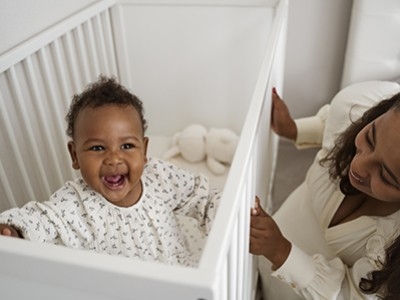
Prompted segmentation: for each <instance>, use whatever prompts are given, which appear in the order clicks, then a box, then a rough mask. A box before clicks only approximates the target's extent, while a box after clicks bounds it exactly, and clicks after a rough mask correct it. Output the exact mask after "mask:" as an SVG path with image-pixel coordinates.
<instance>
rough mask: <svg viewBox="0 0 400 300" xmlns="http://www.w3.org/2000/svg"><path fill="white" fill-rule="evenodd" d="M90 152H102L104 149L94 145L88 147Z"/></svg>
mask: <svg viewBox="0 0 400 300" xmlns="http://www.w3.org/2000/svg"><path fill="white" fill-rule="evenodd" d="M90 150H91V151H103V150H104V147H103V146H100V145H96V146H92V147H90Z"/></svg>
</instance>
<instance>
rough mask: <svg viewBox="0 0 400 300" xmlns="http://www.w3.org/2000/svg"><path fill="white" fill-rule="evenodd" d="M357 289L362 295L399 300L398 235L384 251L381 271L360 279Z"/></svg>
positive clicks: (399, 257) (399, 251) (399, 256)
mask: <svg viewBox="0 0 400 300" xmlns="http://www.w3.org/2000/svg"><path fill="white" fill-rule="evenodd" d="M359 287H360V289H361V290H362V291H363V292H364V293H367V294H374V293H378V294H380V295H383V296H381V299H384V300H396V299H400V235H399V236H398V237H397V238H396V239H395V240H394V242H393V243H392V244H391V245H390V246H389V247H388V248H387V249H386V258H385V261H384V262H382V267H381V269H380V270H376V271H372V272H371V273H369V274H368V277H367V278H361V282H360V284H359Z"/></svg>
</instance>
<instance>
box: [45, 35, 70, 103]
mask: <svg viewBox="0 0 400 300" xmlns="http://www.w3.org/2000/svg"><path fill="white" fill-rule="evenodd" d="M50 47H51V50H52V52H53V55H54V60H55V65H56V66H57V72H56V75H57V79H58V81H59V84H58V86H59V87H60V90H61V99H60V100H61V101H62V102H63V103H64V107H68V105H69V101H68V99H69V98H70V97H71V95H70V89H69V88H68V84H67V78H66V75H67V74H68V71H67V68H66V65H65V63H64V62H63V60H62V58H61V57H62V54H61V46H60V40H58V39H57V40H55V41H54V42H53V43H51V44H50Z"/></svg>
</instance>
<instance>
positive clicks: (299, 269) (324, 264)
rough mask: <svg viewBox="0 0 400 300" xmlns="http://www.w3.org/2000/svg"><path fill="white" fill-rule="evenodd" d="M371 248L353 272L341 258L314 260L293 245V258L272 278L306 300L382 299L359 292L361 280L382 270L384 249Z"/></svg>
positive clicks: (290, 255) (381, 247)
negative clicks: (371, 272) (379, 267)
mask: <svg viewBox="0 0 400 300" xmlns="http://www.w3.org/2000/svg"><path fill="white" fill-rule="evenodd" d="M369 244H375V246H374V247H373V248H372V249H370V250H371V251H370V252H369V253H367V255H366V256H365V257H362V258H360V259H359V260H357V261H356V263H355V264H354V265H353V266H352V267H351V268H349V267H348V266H346V265H345V264H344V263H343V262H342V261H341V260H340V258H338V257H335V258H333V259H331V260H327V259H326V258H325V257H323V256H322V255H320V254H314V255H312V256H311V255H308V254H306V253H305V252H303V251H302V250H301V249H300V248H298V247H297V246H296V245H292V250H291V252H290V254H289V257H288V258H287V260H286V261H285V263H284V264H283V265H282V266H281V267H280V268H279V269H277V270H276V271H274V272H273V273H272V276H274V277H276V278H278V279H279V280H281V281H283V282H285V283H287V284H288V285H290V286H291V288H292V289H293V290H294V291H295V292H296V293H297V294H299V295H300V296H302V297H303V298H304V299H310V300H312V299H331V300H334V299H337V300H339V299H379V298H377V296H375V295H367V294H364V293H362V292H361V291H360V289H359V288H358V284H359V282H360V279H361V278H362V277H366V276H367V274H368V273H369V272H370V271H372V270H374V269H377V268H378V265H377V259H378V258H377V257H379V255H377V253H378V252H379V251H378V249H383V245H382V244H381V243H376V241H372V243H369ZM378 244H379V248H377V247H378ZM381 255H382V254H381Z"/></svg>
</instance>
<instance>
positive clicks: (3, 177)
mask: <svg viewBox="0 0 400 300" xmlns="http://www.w3.org/2000/svg"><path fill="white" fill-rule="evenodd" d="M0 183H1V185H2V190H3V191H4V193H5V196H6V199H2V201H7V202H8V204H9V205H10V206H11V207H17V206H18V204H17V202H16V201H15V197H14V195H13V192H12V189H11V188H10V186H11V184H10V183H9V181H8V176H7V174H6V172H5V170H4V167H3V163H2V162H1V160H0Z"/></svg>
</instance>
